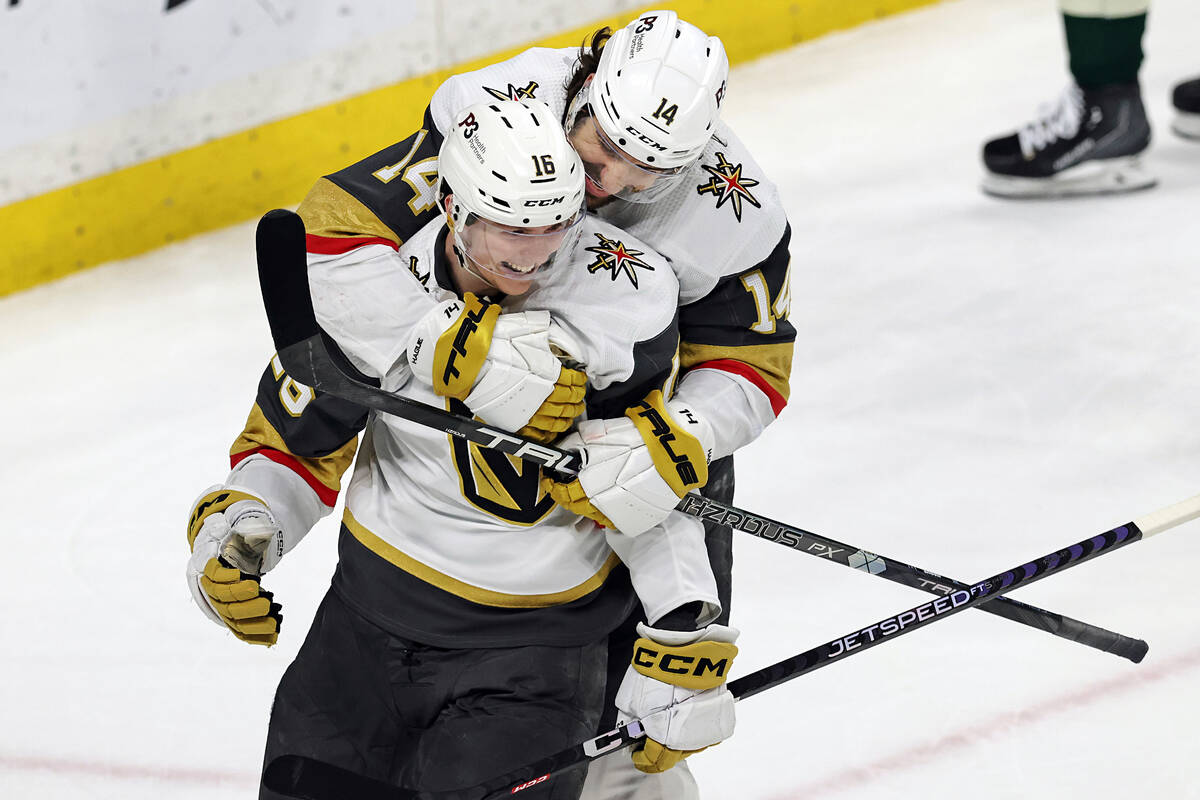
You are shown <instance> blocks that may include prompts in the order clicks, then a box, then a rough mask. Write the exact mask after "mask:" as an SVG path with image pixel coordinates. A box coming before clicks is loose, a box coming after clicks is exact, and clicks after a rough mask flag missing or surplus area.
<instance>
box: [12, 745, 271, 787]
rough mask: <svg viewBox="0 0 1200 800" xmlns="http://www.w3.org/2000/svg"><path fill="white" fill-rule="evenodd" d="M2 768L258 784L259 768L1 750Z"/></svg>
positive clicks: (182, 781) (133, 778) (211, 782)
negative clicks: (140, 762) (201, 766)
mask: <svg viewBox="0 0 1200 800" xmlns="http://www.w3.org/2000/svg"><path fill="white" fill-rule="evenodd" d="M0 769H11V770H18V771H23V772H54V773H57V774H60V775H63V774H65V775H87V776H89V777H93V778H113V779H116V780H159V781H165V782H168V783H206V784H240V785H243V786H244V785H246V784H250V785H257V784H258V773H257V772H222V771H220V770H213V769H196V768H194V767H189V768H183V767H170V766H162V767H153V766H142V765H138V764H114V763H106V762H102V761H83V760H79V759H71V758H41V757H37V756H14V755H6V754H2V753H0Z"/></svg>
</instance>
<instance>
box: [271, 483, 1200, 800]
mask: <svg viewBox="0 0 1200 800" xmlns="http://www.w3.org/2000/svg"><path fill="white" fill-rule="evenodd" d="M1197 517H1200V495H1197V496H1195V497H1192V498H1189V499H1187V500H1184V501H1182V502H1180V503H1176V504H1175V505H1172V506H1169V507H1167V508H1164V509H1162V510H1160V511H1156V512H1154V513H1153V514H1148V515H1146V516H1144V517H1140V518H1138V519H1136V520H1134V521H1132V522H1127V523H1125V524H1124V525H1120V526H1118V527H1116V528H1113V529H1112V530H1110V531H1106V532H1104V533H1102V534H1100V535H1098V536H1093V537H1091V538H1089V539H1084V540H1083V541H1081V542H1076V543H1075V544H1073V545H1070V546H1069V547H1064V548H1063V549H1061V550H1057V551H1055V552H1053V553H1050V554H1049V555H1046V556H1042V557H1041V558H1039V559H1036V560H1034V561H1030V562H1027V563H1025V564H1022V565H1021V566H1019V567H1014V568H1013V569H1010V570H1006V571H1004V572H1001V573H999V574H997V575H993V576H992V577H990V578H988V579H987V580H984V581H980V582H978V583H976V584H973V585H971V586H970V587H969V588H967V589H963V590H956V591H954V592H952V593H951V594H949V595H946V596H944V597H938V598H936V599H934V600H930V601H929V602H927V603H923V604H921V605H919V606H915V607H914V608H910V609H907V610H905V611H901V612H900V613H898V614H893V615H892V616H890V617H887V618H885V619H882V620H880V621H879V622H876V623H875V624H873V625H868V626H866V627H865V628H859V629H858V630H855V631H851V632H850V633H848V634H846V635H844V636H839V637H838V638H836V639H833V640H832V641H829V642H826V643H824V644H822V645H818V646H817V647H814V648H812V649H810V650H806V651H805V652H803V653H800V654H798V655H795V656H792V657H791V658H787V659H784V660H783V661H780V662H777V663H775V664H772V665H770V666H768V667H764V668H762V669H759V670H756V671H755V672H752V673H750V674H749V675H745V676H743V677H741V678H738V679H737V680H735V681H731V682H730V683H729V691H730V693H732V694H733V696H734V697H735V698H737V700H738V701H739V702H740V701H742V700H745V699H746V698H749V697H753V696H754V695H756V694H759V693H761V692H764V691H766V690H767V689H771V688H773V687H775V686H778V685H780V684H782V683H786V682H787V681H790V680H794V679H796V678H799V677H800V676H802V675H807V674H808V673H810V672H815V671H816V670H818V669H821V668H822V667H827V666H829V665H830V664H833V663H835V662H839V661H844V660H845V659H847V658H850V657H852V656H854V655H856V654H858V653H861V652H863V651H865V650H869V649H870V648H872V647H876V646H878V645H880V644H883V643H884V642H888V641H892V640H894V639H897V638H899V637H901V636H904V635H905V634H908V633H912V632H913V631H915V630H918V629H919V628H923V627H925V626H927V625H931V624H933V623H934V622H938V621H940V620H943V619H946V618H948V617H950V616H953V615H954V614H957V613H960V612H962V611H966V610H967V609H968V608H973V607H975V606H978V605H980V604H981V603H986V602H989V601H993V600H994V599H995V598H996V597H997V596H999V595H1002V594H1004V593H1006V592H1010V591H1012V590H1014V589H1016V588H1018V587H1019V586H1022V585H1025V584H1029V583H1033V582H1035V581H1039V580H1041V579H1042V578H1045V577H1047V576H1049V575H1052V574H1054V573H1056V572H1062V571H1063V570H1066V569H1070V568H1071V567H1075V566H1078V565H1079V564H1082V563H1084V562H1085V561H1090V560H1091V559H1093V558H1096V557H1097V556H1101V555H1104V554H1105V553H1110V552H1113V551H1114V550H1117V549H1119V548H1122V547H1125V546H1127V545H1130V544H1133V543H1134V542H1137V541H1140V540H1142V539H1147V538H1149V537H1151V536H1153V535H1155V534H1158V533H1161V532H1163V531H1165V530H1169V529H1171V528H1174V527H1177V526H1179V525H1182V524H1183V523H1185V522H1188V521H1190V520H1193V519H1196V518H1197ZM644 735H645V733H644V731H643V730H642V729H641V724H640V723H639V722H638V721H637V720H633V721H631V722H628V723H626V724H624V725H622V726H619V727H617V728H615V729H613V730H611V731H608V732H606V733H603V734H601V735H600V736H597V737H594V738H592V739H588V740H586V741H583V742H580V743H579V744H577V745H574V746H572V747H569V748H566V749H564V750H562V751H560V752H558V753H555V754H553V755H551V756H547V757H546V758H543V759H539V760H538V761H535V762H533V763H530V764H527V765H525V766H523V767H520V768H518V769H515V770H513V771H511V772H508V773H506V774H504V775H500V776H497V777H496V778H493V779H491V780H489V781H487V782H486V783H483V784H480V785H479V786H478V787H475V788H476V789H477V790H478V791H480V792H481V793H482V797H481V798H480V800H499V799H500V798H504V797H510V796H512V795H513V794H516V793H518V792H520V791H522V790H524V789H526V788H529V787H530V786H535V785H537V784H539V783H542V782H544V781H546V780H549V779H550V778H552V777H554V776H555V775H558V774H560V773H562V772H564V771H565V770H568V769H570V768H572V767H574V766H576V765H578V764H582V763H585V762H590V761H592V760H595V759H597V758H599V757H600V756H603V755H607V754H609V753H611V752H614V751H616V750H620V749H622V748H625V747H628V746H629V745H631V744H634V743H635V742H637V741H638V740H639V739H641V738H642V737H643V736H644ZM277 764H278V765H279V768H280V771H281V772H283V773H285V774H289V775H298V776H300V777H301V780H300V783H302V784H307V785H304V786H300V787H293V788H300V789H302V790H303V791H305V792H306V793H302V794H297V795H296V796H298V797H302V798H304V799H305V800H342V798H344V797H349V796H351V795H349V794H342V793H334V794H321V793H319V792H317V791H313V789H314V787H316V786H318V785H321V786H323V785H325V784H326V783H327V780H331V779H332V776H335V775H340V774H342V773H343V772H344V770H342V769H341V768H340V767H336V766H334V765H332V764H327V763H325V762H322V761H318V760H316V759H311V758H306V757H302V756H283V757H282V758H278V759H276V760H275V761H273V762H271V767H272V768H273V767H275V766H276V765H277ZM355 777H356V778H359V777H361V776H355ZM373 783H375V784H376V785H374V786H373V788H375V789H377V790H379V791H383V790H384V789H385V788H386V789H389V790H390V792H391V793H390V794H387V793H384V794H380V795H378V796H376V795H366V794H364V795H363V797H367V798H369V800H409V799H410V798H416V797H420V798H430V800H432V799H433V798H435V797H436V795H433V794H425V793H419V794H416V795H414V794H412V793H411V792H410V791H408V790H404V789H399V788H394V787H389V786H387V785H386V784H381V783H377V782H373ZM355 785H356V786H357V784H355Z"/></svg>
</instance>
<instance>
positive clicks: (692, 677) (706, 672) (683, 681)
mask: <svg viewBox="0 0 1200 800" xmlns="http://www.w3.org/2000/svg"><path fill="white" fill-rule="evenodd" d="M736 655H737V647H735V646H734V645H732V644H728V643H725V642H697V643H695V644H690V645H685V646H682V647H664V646H662V645H660V644H658V643H657V642H654V641H652V640H650V639H646V638H641V639H638V640H637V642H635V643H634V649H633V662H632V663H633V668H634V669H635V670H637V671H638V672H640V673H641V674H643V675H645V676H646V677H648V678H656V679H658V680H660V681H663V682H664V683H670V684H673V685H675V686H682V687H684V688H685V689H698V690H703V689H713V688H715V687H717V686H720V685H721V684H723V683H724V682H725V679H726V677H727V676H728V674H729V666H730V665H731V664H732V663H733V658H734V656H736Z"/></svg>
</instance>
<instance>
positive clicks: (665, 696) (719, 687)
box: [616, 623, 738, 772]
mask: <svg viewBox="0 0 1200 800" xmlns="http://www.w3.org/2000/svg"><path fill="white" fill-rule="evenodd" d="M638 633H639V634H641V638H639V639H638V640H637V641H636V642H635V643H634V647H633V660H632V663H631V664H630V666H629V669H628V670H627V671H626V673H625V678H624V680H623V681H622V682H621V687H620V689H619V690H618V691H617V700H616V704H617V709H618V710H619V711H620V712H621V714H622V716H623V717H624V718H625V719H639V720H641V723H642V727H643V728H644V729H645V731H646V743H645V744H644V745H643V746H641V747H638V748H637V749H635V750H634V751H633V763H634V766H636V767H637V768H638V769H639V770H641V771H642V772H665V771H666V770H668V769H670V768H671V767H673V766H675V765H676V764H678V763H679V762H680V761H682V760H683V759H685V758H687V757H688V756H689V755H691V754H692V753H698V752H700V751H701V750H704V749H705V748H707V747H711V746H712V745H715V744H718V743H720V742H722V741H724V740H725V739H728V738H729V737H730V736H732V735H733V729H734V725H735V715H734V700H733V695H731V694H730V693H729V689H728V688H727V687H726V686H725V682H726V680H727V679H728V677H729V671H730V668H731V666H732V664H733V659H734V657H735V656H736V655H737V651H738V650H737V647H736V646H735V645H734V642H735V641H737V637H738V631H737V630H736V629H734V628H730V627H726V626H724V625H709V626H708V627H706V628H704V629H702V630H699V631H692V632H680V631H669V630H661V629H657V628H651V627H649V626H648V625H646V624H645V623H642V624H639V625H638Z"/></svg>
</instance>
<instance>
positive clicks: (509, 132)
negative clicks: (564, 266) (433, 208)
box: [438, 100, 584, 280]
mask: <svg viewBox="0 0 1200 800" xmlns="http://www.w3.org/2000/svg"><path fill="white" fill-rule="evenodd" d="M438 160H439V167H438V169H439V173H440V177H441V179H442V181H443V187H442V188H443V192H444V193H452V194H453V197H452V199H451V203H450V207H449V208H448V209H446V210H447V212H448V216H449V221H450V227H451V230H452V231H453V232H454V243H455V246H456V247H457V248H458V250H459V252H460V253H461V254H462V255H464V256H465V257H466V260H467V261H468V262H470V265H469V266H468V265H466V264H464V266H467V267H468V269H472V267H474V269H473V270H472V271H476V272H478V270H483V271H484V272H488V273H491V274H493V275H501V276H502V277H505V278H507V279H509V280H529V279H531V278H532V277H533V273H535V272H536V271H537V270H538V269H540V268H542V267H545V266H549V265H550V264H551V263H552V262H553V261H554V259H555V256H556V255H558V254H559V253H560V252H564V251H569V249H570V248H572V247H573V246H574V244H575V242H576V241H578V238H579V230H578V225H579V223H580V222H581V221H582V219H583V216H584V207H583V195H584V191H583V164H582V162H581V161H580V160H579V156H578V154H577V153H576V152H575V150H574V149H572V147H571V145H570V143H569V142H567V138H566V135H565V134H564V133H563V129H562V125H561V124H560V123H559V121H558V120H557V119H556V118H555V116H554V114H553V112H551V111H550V109H549V107H547V106H546V105H545V104H544V103H541V102H538V101H536V100H534V101H524V100H501V101H488V102H483V103H477V104H475V105H472V106H469V107H468V108H465V109H463V110H462V111H460V112H459V113H458V114H457V115H455V118H454V127H453V128H452V129H451V130H450V132H449V133H448V134H447V136H446V139H445V140H444V141H443V142H442V147H441V151H440V152H439V154H438ZM442 198H443V202H444V198H445V194H443V195H442ZM525 229H533V230H525ZM481 277H484V276H481ZM485 279H486V278H485Z"/></svg>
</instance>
